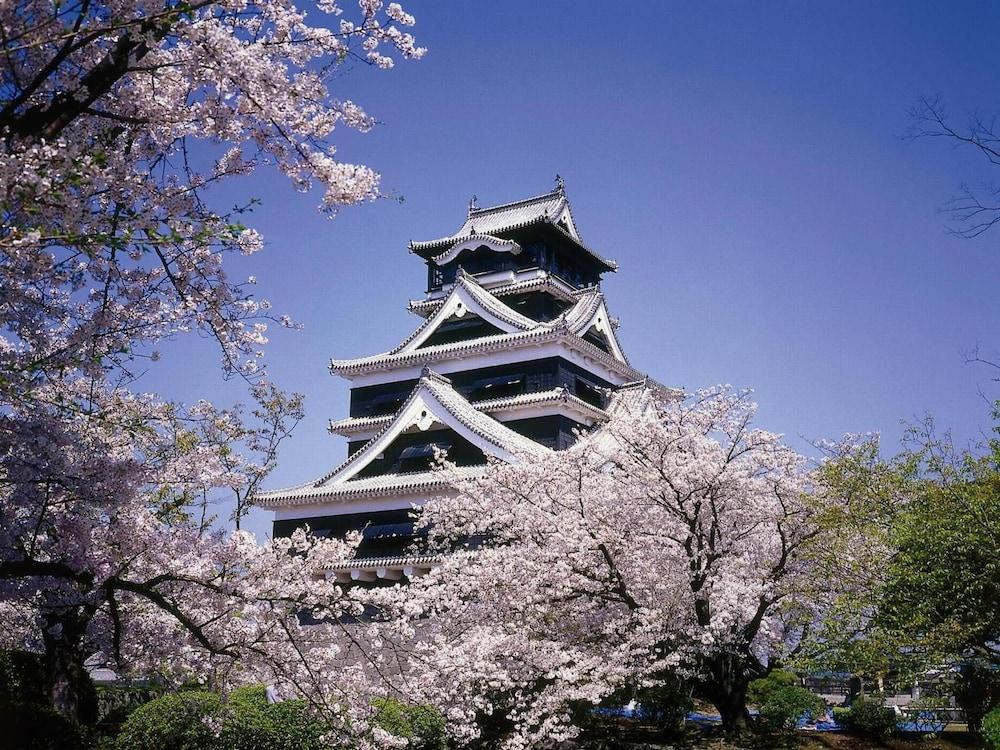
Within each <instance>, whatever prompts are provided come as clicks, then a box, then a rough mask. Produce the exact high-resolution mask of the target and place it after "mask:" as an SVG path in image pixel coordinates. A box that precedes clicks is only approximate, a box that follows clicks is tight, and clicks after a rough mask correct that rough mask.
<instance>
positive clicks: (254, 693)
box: [219, 685, 328, 750]
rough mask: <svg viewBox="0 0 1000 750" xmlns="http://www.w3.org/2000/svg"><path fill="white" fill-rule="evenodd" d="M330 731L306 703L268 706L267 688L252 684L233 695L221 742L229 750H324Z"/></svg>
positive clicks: (229, 702)
mask: <svg viewBox="0 0 1000 750" xmlns="http://www.w3.org/2000/svg"><path fill="white" fill-rule="evenodd" d="M327 731H328V728H327V725H326V724H325V723H324V722H323V721H321V720H320V719H318V718H316V717H315V716H314V715H312V714H311V713H310V711H309V706H308V704H307V703H306V702H305V701H299V700H290V701H281V702H280V703H274V704H268V702H267V692H266V689H265V688H264V686H263V685H248V686H245V687H240V688H237V689H236V690H234V691H233V692H231V693H230V694H229V697H228V699H227V701H226V705H225V708H224V709H223V711H222V732H221V734H220V737H219V741H220V747H221V748H225V750H321V748H322V747H323V743H322V742H321V739H322V737H323V735H324V734H326V733H327Z"/></svg>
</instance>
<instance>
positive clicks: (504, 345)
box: [330, 325, 643, 380]
mask: <svg viewBox="0 0 1000 750" xmlns="http://www.w3.org/2000/svg"><path fill="white" fill-rule="evenodd" d="M547 341H564V342H566V343H567V344H569V345H570V346H571V347H573V348H575V349H578V350H579V351H581V352H583V353H585V354H586V355H587V356H589V357H592V358H593V359H596V360H597V361H599V362H602V363H604V364H605V365H607V366H608V367H611V368H613V369H615V370H618V371H620V372H621V373H622V374H623V375H624V376H625V377H628V378H631V379H636V380H638V379H639V378H642V377H643V375H642V373H640V372H638V371H637V370H634V369H632V367H631V366H629V365H627V364H625V363H624V362H622V361H621V360H619V359H616V358H615V357H613V356H612V355H610V354H608V353H607V352H605V351H602V350H601V349H599V348H597V347H596V346H594V345H593V344H591V343H590V342H588V341H584V340H583V339H582V338H580V337H579V336H577V335H576V334H574V333H573V332H571V331H570V330H569V328H567V327H566V326H565V325H561V326H541V325H540V326H538V327H537V328H533V329H532V330H530V331H519V332H517V333H504V334H499V335H496V336H483V337H481V338H477V339H468V340H466V341H455V342H453V343H450V344H438V345H435V346H425V347H423V348H421V349H415V350H413V351H412V352H401V353H399V354H391V353H383V354H376V355H373V356H370V357H360V358H358V359H334V360H331V362H330V372H332V373H334V374H339V375H350V374H361V373H365V372H373V371H378V370H392V369H396V368H400V367H407V366H412V365H421V364H425V363H430V362H435V361H438V360H440V359H441V358H442V357H443V356H449V355H453V356H459V357H462V356H468V355H470V354H477V353H480V352H490V351H497V350H503V349H513V348H515V347H520V346H533V345H535V344H541V343H545V342H547Z"/></svg>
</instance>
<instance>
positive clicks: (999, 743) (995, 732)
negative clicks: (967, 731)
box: [982, 706, 1000, 750]
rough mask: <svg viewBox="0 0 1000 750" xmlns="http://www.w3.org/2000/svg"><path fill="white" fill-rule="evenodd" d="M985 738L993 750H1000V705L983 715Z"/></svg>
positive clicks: (987, 744)
mask: <svg viewBox="0 0 1000 750" xmlns="http://www.w3.org/2000/svg"><path fill="white" fill-rule="evenodd" d="M982 732H983V739H984V740H986V746H987V747H989V748H992V750H1000V706H997V707H996V708H994V709H993V710H992V711H990V712H989V713H988V714H986V716H984V717H983V728H982Z"/></svg>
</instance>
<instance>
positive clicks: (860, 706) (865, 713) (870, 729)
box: [835, 699, 896, 738]
mask: <svg viewBox="0 0 1000 750" xmlns="http://www.w3.org/2000/svg"><path fill="white" fill-rule="evenodd" d="M835 715H836V714H835ZM837 721H838V722H840V723H841V724H843V726H846V727H847V728H848V729H849V730H851V731H852V732H856V733H858V734H865V735H869V736H872V737H879V738H882V737H889V736H890V735H892V734H895V733H896V712H895V711H893V710H892V709H891V708H889V707H888V706H885V705H883V704H881V703H878V702H877V701H871V700H864V699H858V700H856V701H854V703H852V704H851V708H850V710H849V711H848V712H847V713H846V714H845V715H843V716H838V717H837Z"/></svg>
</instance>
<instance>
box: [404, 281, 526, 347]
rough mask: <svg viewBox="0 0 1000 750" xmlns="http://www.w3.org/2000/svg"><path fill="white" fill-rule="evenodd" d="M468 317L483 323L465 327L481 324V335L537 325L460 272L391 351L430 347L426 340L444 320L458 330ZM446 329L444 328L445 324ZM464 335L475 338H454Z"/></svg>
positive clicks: (443, 324)
mask: <svg viewBox="0 0 1000 750" xmlns="http://www.w3.org/2000/svg"><path fill="white" fill-rule="evenodd" d="M468 316H474V317H476V318H478V319H480V320H481V321H483V323H482V324H477V323H473V324H472V325H468V324H466V325H464V327H465V328H467V329H471V328H474V327H475V326H476V325H482V326H483V327H484V330H487V331H488V332H487V333H484V334H482V335H486V336H490V335H497V334H501V333H515V332H517V331H527V330H530V329H532V328H535V327H536V326H537V325H538V324H537V323H536V322H535V321H534V320H531V319H530V318H527V317H525V316H524V315H521V314H520V313H519V312H517V311H515V310H512V309H511V308H509V307H508V306H507V305H505V304H504V303H503V302H501V301H500V300H498V299H497V298H496V297H494V296H493V295H492V294H490V293H489V292H487V291H486V290H485V289H483V288H482V287H481V286H479V285H478V284H476V282H475V281H473V280H472V279H471V278H469V277H468V276H466V275H464V274H460V275H459V277H458V279H457V280H456V281H455V286H453V287H452V289H451V291H450V292H449V293H448V296H447V298H445V301H444V303H443V304H442V305H441V307H439V308H438V309H437V311H436V312H435V313H434V314H433V315H431V316H430V317H429V318H428V319H427V320H425V321H424V322H423V323H422V324H421V325H420V326H419V327H418V328H417V330H415V331H414V332H413V333H411V334H410V335H409V337H407V339H406V340H405V341H404V342H403V343H402V344H400V345H399V346H397V347H396V348H395V349H393V350H392V351H391V352H390V354H400V353H405V352H412V351H414V350H416V349H419V348H421V347H424V346H433V344H431V343H428V340H429V339H431V337H432V336H433V335H434V334H435V333H436V332H437V331H438V330H439V329H440V328H442V327H445V324H446V323H447V324H449V325H450V327H451V329H452V330H453V331H454V332H456V333H457V331H459V330H460V329H461V328H462V327H463V325H460V323H461V321H462V320H463V319H465V318H467V317H468ZM487 325H488V326H489V327H487ZM445 331H447V327H445ZM442 337H447V333H443V334H442V336H441V337H439V338H442ZM465 338H474V337H472V336H469V337H466V336H460V337H459V338H456V339H453V340H459V341H460V340H463V339H465ZM437 343H447V341H438V342H437Z"/></svg>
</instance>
